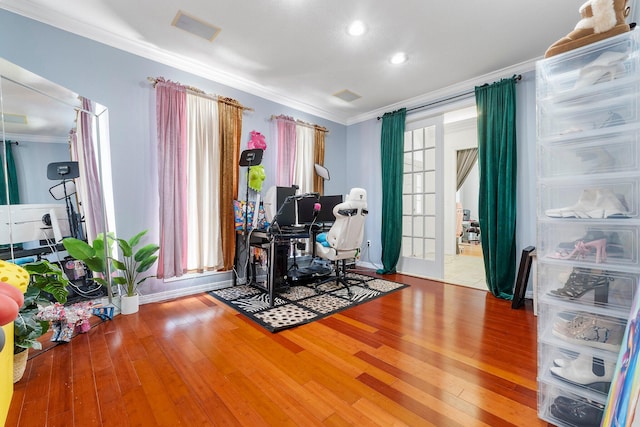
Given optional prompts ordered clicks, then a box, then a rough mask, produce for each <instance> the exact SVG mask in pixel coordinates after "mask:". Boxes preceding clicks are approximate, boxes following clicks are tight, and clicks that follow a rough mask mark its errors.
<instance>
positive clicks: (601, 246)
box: [550, 239, 607, 264]
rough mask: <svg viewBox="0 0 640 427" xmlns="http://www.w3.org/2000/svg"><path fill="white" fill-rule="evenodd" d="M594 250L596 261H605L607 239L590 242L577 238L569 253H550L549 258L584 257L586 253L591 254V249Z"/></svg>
mask: <svg viewBox="0 0 640 427" xmlns="http://www.w3.org/2000/svg"><path fill="white" fill-rule="evenodd" d="M593 249H595V251H596V263H598V264H599V263H600V262H602V261H606V259H607V239H598V240H592V241H590V242H584V241H582V240H579V241H577V242H576V243H575V246H574V248H573V250H572V251H571V252H569V253H566V252H565V251H558V252H556V254H555V255H551V256H550V258H555V259H573V258H575V259H578V258H581V259H584V258H585V257H586V256H587V255H591V252H592V250H593Z"/></svg>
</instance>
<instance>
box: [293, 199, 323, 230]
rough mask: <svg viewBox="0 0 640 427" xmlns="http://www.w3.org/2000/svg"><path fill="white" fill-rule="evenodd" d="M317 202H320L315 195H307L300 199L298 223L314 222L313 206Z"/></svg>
mask: <svg viewBox="0 0 640 427" xmlns="http://www.w3.org/2000/svg"><path fill="white" fill-rule="evenodd" d="M316 203H318V200H316V198H315V197H305V198H304V199H300V200H298V224H311V223H312V222H313V207H314V205H315V204H316ZM316 221H317V219H316Z"/></svg>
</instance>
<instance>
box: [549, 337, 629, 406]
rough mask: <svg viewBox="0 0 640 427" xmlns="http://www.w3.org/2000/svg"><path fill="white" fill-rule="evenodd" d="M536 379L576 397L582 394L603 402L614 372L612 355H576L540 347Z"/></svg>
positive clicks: (593, 352)
mask: <svg viewBox="0 0 640 427" xmlns="http://www.w3.org/2000/svg"><path fill="white" fill-rule="evenodd" d="M538 350H539V355H540V360H539V361H538V374H539V379H541V380H544V381H545V382H547V383H550V384H557V385H558V386H560V387H565V388H567V389H570V390H575V391H576V392H577V393H584V391H585V390H588V391H592V392H595V393H599V394H601V395H602V398H603V399H604V398H606V397H607V394H608V393H609V389H610V388H611V382H612V380H613V374H614V372H615V369H616V363H617V357H616V355H615V354H613V353H610V352H605V351H598V350H597V349H592V348H585V349H583V350H582V351H579V352H576V351H572V350H567V349H564V348H561V347H556V346H554V345H550V344H540V346H539V348H538Z"/></svg>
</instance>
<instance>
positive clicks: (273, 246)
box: [233, 226, 315, 307]
mask: <svg viewBox="0 0 640 427" xmlns="http://www.w3.org/2000/svg"><path fill="white" fill-rule="evenodd" d="M237 234H238V237H239V238H238V239H237V241H236V259H235V267H236V270H237V269H238V268H239V267H240V266H239V265H238V264H239V262H240V261H241V260H240V257H239V256H238V250H239V248H238V243H239V242H240V243H242V244H243V245H244V247H245V250H246V251H247V253H246V257H247V258H246V260H247V261H248V262H247V265H246V269H245V276H244V277H245V280H246V284H248V285H252V286H257V287H259V288H262V289H264V290H266V291H267V293H268V294H269V305H270V306H271V307H273V303H274V294H275V290H276V287H277V285H279V284H282V283H284V282H285V280H284V276H285V275H286V273H287V269H288V259H289V248H290V245H291V240H293V239H306V238H309V237H311V235H312V233H311V232H310V227H308V226H302V227H286V228H284V227H283V228H281V229H265V230H263V229H256V230H252V231H249V232H248V233H245V232H244V231H242V230H238V231H237ZM240 237H241V238H240ZM247 239H248V242H247ZM251 247H254V248H261V249H264V250H265V251H266V252H267V268H266V276H267V280H266V281H265V283H264V285H262V284H260V283H259V282H258V281H257V280H256V274H255V265H254V260H252V254H251V252H252V251H251ZM314 248H315V247H314ZM242 261H244V260H242ZM236 283H237V277H236V275H235V274H234V276H233V284H234V286H235V285H236Z"/></svg>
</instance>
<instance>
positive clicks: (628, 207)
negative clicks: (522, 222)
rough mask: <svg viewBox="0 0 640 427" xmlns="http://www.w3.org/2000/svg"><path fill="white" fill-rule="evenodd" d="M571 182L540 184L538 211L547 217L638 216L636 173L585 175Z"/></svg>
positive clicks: (598, 217) (600, 217)
mask: <svg viewBox="0 0 640 427" xmlns="http://www.w3.org/2000/svg"><path fill="white" fill-rule="evenodd" d="M572 182H573V183H572V184H565V183H557V182H554V181H551V182H550V183H544V182H543V183H542V184H540V186H539V188H538V195H539V198H538V209H539V210H540V211H539V212H538V214H539V215H540V216H547V217H549V218H577V219H618V220H623V219H628V218H635V217H637V216H638V212H639V211H640V209H639V208H638V194H639V193H638V188H640V183H639V178H638V177H633V178H624V179H609V180H601V179H600V180H599V179H597V178H595V179H593V178H590V177H589V176H587V177H583V179H581V180H579V181H578V182H577V183H575V181H573V180H572Z"/></svg>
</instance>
